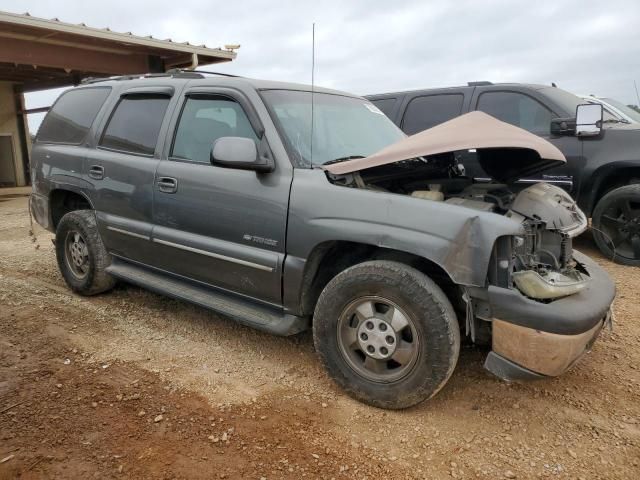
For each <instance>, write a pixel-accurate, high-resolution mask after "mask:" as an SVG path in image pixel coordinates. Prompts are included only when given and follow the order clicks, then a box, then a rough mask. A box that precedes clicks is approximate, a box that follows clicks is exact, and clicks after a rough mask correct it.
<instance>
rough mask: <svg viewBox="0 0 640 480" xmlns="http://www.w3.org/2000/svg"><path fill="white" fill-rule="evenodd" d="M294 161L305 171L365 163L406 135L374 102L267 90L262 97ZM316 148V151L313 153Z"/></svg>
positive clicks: (318, 94)
mask: <svg viewBox="0 0 640 480" xmlns="http://www.w3.org/2000/svg"><path fill="white" fill-rule="evenodd" d="M262 93H263V97H264V99H265V101H266V102H267V104H268V105H269V107H270V108H271V110H272V111H273V112H274V113H275V117H276V119H275V121H276V122H277V123H279V126H280V129H281V131H282V132H283V133H284V135H285V137H286V141H287V143H288V144H289V148H290V151H291V154H292V155H295V156H296V159H297V161H298V163H299V164H301V165H306V166H310V165H322V164H324V163H326V162H331V161H335V160H342V159H347V158H349V157H366V156H368V155H371V154H372V153H375V152H377V151H379V150H381V149H382V148H384V147H386V146H387V145H391V144H392V143H395V142H397V141H398V140H400V139H402V138H404V137H405V136H406V135H405V134H404V133H402V131H401V130H400V129H399V128H398V127H396V126H395V124H394V123H393V122H392V121H391V120H389V119H388V118H387V117H386V116H385V115H384V114H383V113H382V112H381V111H380V110H378V108H377V107H375V106H374V105H373V104H372V103H371V102H369V101H367V100H364V99H361V98H353V97H345V96H342V95H333V94H327V93H314V94H313V142H312V141H311V92H301V91H294V90H267V91H264V92H262ZM312 148H313V151H312Z"/></svg>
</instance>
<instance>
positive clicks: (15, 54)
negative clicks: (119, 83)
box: [0, 12, 238, 92]
mask: <svg viewBox="0 0 640 480" xmlns="http://www.w3.org/2000/svg"><path fill="white" fill-rule="evenodd" d="M235 48H238V47H237V46H233V49H235ZM233 49H232V48H228V49H220V48H207V47H205V46H204V45H200V46H196V45H191V44H189V43H188V42H185V43H178V42H173V41H171V40H170V39H167V40H159V39H156V38H153V37H151V36H149V37H139V36H136V35H132V34H131V33H117V32H112V31H111V30H109V29H108V28H105V29H98V28H91V27H87V26H86V25H84V24H80V25H74V24H70V23H64V22H60V21H59V20H58V19H53V20H45V19H41V18H36V17H32V16H31V15H29V14H28V13H26V14H24V15H18V14H14V13H7V12H0V81H9V82H16V83H19V84H21V85H20V90H22V91H23V92H29V91H34V90H43V89H47V88H56V87H64V86H68V85H75V84H78V83H80V81H81V80H82V79H83V78H86V77H108V76H112V75H129V74H141V73H148V72H149V73H162V72H165V71H167V70H170V69H174V68H195V67H197V66H198V65H208V64H212V63H220V62H229V61H231V60H233V59H235V58H236V53H235V52H234V51H233Z"/></svg>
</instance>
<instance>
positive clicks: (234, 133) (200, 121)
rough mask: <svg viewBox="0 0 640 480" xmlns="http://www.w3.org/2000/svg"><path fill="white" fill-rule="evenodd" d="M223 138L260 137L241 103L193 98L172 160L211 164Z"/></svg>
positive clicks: (186, 108) (182, 120)
mask: <svg viewBox="0 0 640 480" xmlns="http://www.w3.org/2000/svg"><path fill="white" fill-rule="evenodd" d="M220 137H245V138H250V139H252V140H255V141H257V140H258V137H257V135H256V133H255V132H254V130H253V127H251V124H250V123H249V119H248V118H247V115H246V114H245V113H244V110H243V109H242V107H241V106H240V104H239V103H237V102H235V101H233V100H231V99H229V98H226V97H208V98H202V97H189V98H187V101H186V103H185V105H184V108H183V110H182V114H181V115H180V122H179V123H178V128H177V130H176V136H175V140H174V142H173V149H172V151H171V156H172V157H176V158H183V159H187V160H193V161H194V162H202V163H209V161H210V154H211V147H212V146H213V142H215V141H216V140H217V139H218V138H220Z"/></svg>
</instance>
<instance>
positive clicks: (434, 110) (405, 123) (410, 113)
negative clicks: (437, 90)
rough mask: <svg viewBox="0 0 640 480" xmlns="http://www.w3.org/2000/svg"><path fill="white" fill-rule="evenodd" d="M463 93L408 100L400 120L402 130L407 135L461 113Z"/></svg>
mask: <svg viewBox="0 0 640 480" xmlns="http://www.w3.org/2000/svg"><path fill="white" fill-rule="evenodd" d="M463 101H464V95H462V94H459V93H456V94H444V95H429V96H426V97H416V98H414V99H413V100H411V101H410V102H409V105H408V106H407V110H406V111H405V113H404V118H403V120H402V130H404V133H406V134H407V135H413V134H414V133H418V132H421V131H423V130H426V129H427V128H431V127H435V126H436V125H439V124H441V123H444V122H446V121H447V120H451V119H452V118H455V117H457V116H459V115H460V114H461V113H462V103H463Z"/></svg>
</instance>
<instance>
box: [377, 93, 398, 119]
mask: <svg viewBox="0 0 640 480" xmlns="http://www.w3.org/2000/svg"><path fill="white" fill-rule="evenodd" d="M396 100H397V98H380V99H378V100H371V103H373V104H374V105H375V106H376V107H378V109H379V110H381V111H382V113H384V114H385V115H386V116H387V117H389V118H391V113H392V112H393V107H394V106H395V105H396Z"/></svg>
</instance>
